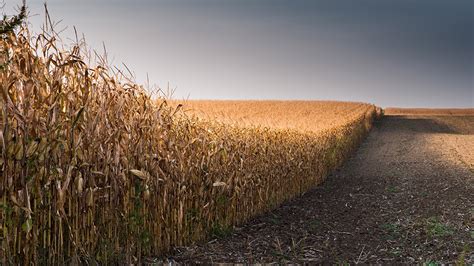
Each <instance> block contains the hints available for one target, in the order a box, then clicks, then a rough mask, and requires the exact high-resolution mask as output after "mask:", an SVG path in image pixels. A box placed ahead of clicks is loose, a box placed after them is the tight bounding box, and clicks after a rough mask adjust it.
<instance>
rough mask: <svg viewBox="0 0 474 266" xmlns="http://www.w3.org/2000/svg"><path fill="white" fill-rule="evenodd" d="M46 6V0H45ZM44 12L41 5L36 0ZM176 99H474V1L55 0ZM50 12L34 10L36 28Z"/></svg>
mask: <svg viewBox="0 0 474 266" xmlns="http://www.w3.org/2000/svg"><path fill="white" fill-rule="evenodd" d="M38 2H39V1H38ZM30 5H31V6H32V9H33V11H34V12H36V13H41V4H40V3H36V2H31V3H30ZM49 6H50V11H51V13H52V14H53V16H55V17H56V18H58V19H59V18H63V19H64V22H63V24H65V25H76V26H77V27H78V28H79V30H80V31H82V32H84V33H85V34H86V36H87V37H88V39H89V41H90V42H91V45H92V46H94V47H101V42H102V41H104V42H105V43H106V45H107V47H108V49H109V53H111V54H112V55H114V57H115V58H116V61H115V62H116V63H120V62H121V61H125V62H127V63H128V65H129V66H130V67H131V68H133V69H135V71H136V73H137V77H138V80H139V81H144V80H145V77H146V73H147V72H148V73H149V76H150V78H151V80H152V81H154V82H156V83H158V84H159V85H161V86H166V84H167V83H168V81H169V82H170V83H171V84H172V85H173V86H178V90H177V94H176V96H177V97H186V96H187V95H188V94H189V95H190V96H191V97H192V98H237V99H245V98H247V99H248V98H261V99H262V98H263V99H275V98H278V99H335V100H354V101H366V102H373V103H375V104H379V105H382V106H387V105H391V106H394V105H395V106H415V107H416V106H420V107H421V106H431V107H456V106H457V107H472V106H473V105H474V103H473V102H474V98H473V97H474V96H473V87H474V85H473V72H474V69H473V68H474V32H473V31H474V29H473V27H474V14H473V12H474V1H472V0H450V1H446V0H397V1H389V0H357V1H354V0H156V1H155V0H142V1H125V0H107V1H92V0H85V1H81V2H78V1H64V0H61V1H60V0H51V1H49ZM40 18H41V17H36V18H33V21H35V23H36V24H37V23H38V21H39V20H40Z"/></svg>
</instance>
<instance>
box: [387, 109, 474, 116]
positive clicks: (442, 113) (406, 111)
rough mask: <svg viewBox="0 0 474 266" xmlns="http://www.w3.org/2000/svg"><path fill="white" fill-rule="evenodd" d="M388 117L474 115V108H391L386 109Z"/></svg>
mask: <svg viewBox="0 0 474 266" xmlns="http://www.w3.org/2000/svg"><path fill="white" fill-rule="evenodd" d="M385 114H386V115H437V116H445V115H449V116H452V115H461V116H466V115H467V116H470V115H474V108H445V109H428V108H396V107H389V108H386V109H385Z"/></svg>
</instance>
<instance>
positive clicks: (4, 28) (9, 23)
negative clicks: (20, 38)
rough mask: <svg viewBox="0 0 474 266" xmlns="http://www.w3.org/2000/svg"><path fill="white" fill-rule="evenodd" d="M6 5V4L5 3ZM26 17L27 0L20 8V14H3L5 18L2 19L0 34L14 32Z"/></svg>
mask: <svg viewBox="0 0 474 266" xmlns="http://www.w3.org/2000/svg"><path fill="white" fill-rule="evenodd" d="M3 6H5V4H3ZM25 18H26V2H25V0H23V4H22V6H21V8H20V13H18V15H15V16H12V17H8V16H7V15H6V14H3V19H2V20H1V21H0V34H5V33H8V32H12V31H13V30H14V29H15V28H16V27H18V26H20V25H21V23H23V21H24V20H25Z"/></svg>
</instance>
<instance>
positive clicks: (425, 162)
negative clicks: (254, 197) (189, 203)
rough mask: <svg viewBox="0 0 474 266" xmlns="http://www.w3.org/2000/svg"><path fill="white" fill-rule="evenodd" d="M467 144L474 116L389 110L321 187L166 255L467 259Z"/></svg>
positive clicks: (473, 246)
mask: <svg viewBox="0 0 474 266" xmlns="http://www.w3.org/2000/svg"><path fill="white" fill-rule="evenodd" d="M472 150H474V117H473V116H466V117H462V116H442V117H438V116H419V115H417V116H387V117H385V118H384V119H383V120H382V121H381V122H378V123H376V125H375V127H374V129H373V131H372V132H371V133H370V135H369V137H368V139H366V141H364V143H363V144H362V146H361V147H360V148H359V150H358V151H357V153H356V154H354V155H353V156H352V157H351V158H350V159H349V161H348V162H347V163H346V164H345V165H344V166H343V167H342V168H340V169H339V170H338V171H336V172H334V173H333V174H331V175H330V176H329V177H328V179H327V181H326V182H325V183H323V184H322V185H321V186H319V187H317V188H315V189H313V190H311V191H309V192H307V193H305V194H304V195H303V196H301V197H299V198H297V199H294V200H290V201H287V202H286V203H285V204H283V206H281V207H280V208H278V209H276V210H273V211H270V212H267V213H265V214H264V215H261V216H259V217H257V218H256V219H253V220H251V221H250V222H248V223H246V224H245V225H243V226H240V227H236V228H235V230H234V231H233V232H232V233H229V234H228V235H227V236H225V237H220V238H214V239H212V240H211V241H209V242H207V243H202V244H199V245H194V246H191V247H182V248H178V249H175V253H174V254H171V255H170V256H168V257H167V258H164V259H165V260H172V261H178V262H180V263H181V262H182V263H189V262H193V263H201V262H205V263H209V262H213V263H218V262H227V263H229V262H234V263H235V262H238V263H257V262H258V263H261V262H277V263H330V264H333V263H338V264H345V263H350V264H353V263H383V264H387V263H390V264H400V263H408V264H412V263H449V264H454V263H466V264H472V263H474V198H473V196H472V195H474V167H473V164H472V162H473V161H472V159H473V157H472V152H471V151H472ZM469 152H471V153H470V154H469Z"/></svg>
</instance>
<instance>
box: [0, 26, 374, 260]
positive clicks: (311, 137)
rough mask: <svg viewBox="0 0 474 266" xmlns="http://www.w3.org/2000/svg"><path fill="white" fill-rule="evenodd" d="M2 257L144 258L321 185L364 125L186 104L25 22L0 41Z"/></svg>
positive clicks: (367, 123)
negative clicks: (188, 109) (258, 116)
mask: <svg viewBox="0 0 474 266" xmlns="http://www.w3.org/2000/svg"><path fill="white" fill-rule="evenodd" d="M0 49H1V56H2V58H0V64H1V65H2V69H1V72H0V79H1V97H0V103H1V109H0V153H1V157H0V176H1V177H0V178H1V179H0V232H1V233H0V264H3V265H6V264H24V265H27V264H68V263H88V262H89V263H92V262H98V263H101V264H110V263H120V262H128V263H135V262H140V261H143V260H144V259H145V258H146V257H148V256H160V255H162V254H166V252H169V251H170V250H171V248H173V247H175V246H182V245H186V244H190V243H192V242H195V241H199V240H203V239H205V238H206V237H207V236H209V234H210V233H211V232H215V231H219V230H224V229H226V228H231V227H232V226H233V225H236V224H241V223H242V222H244V221H246V220H248V219H249V218H251V217H254V216H255V215H258V214H261V213H263V212H265V211H268V210H270V209H272V208H275V207H276V206H278V205H279V204H281V203H282V202H283V201H285V200H287V199H290V198H293V197H295V196H298V195H300V194H302V193H304V192H305V191H307V190H308V189H310V188H312V187H314V186H315V185H317V184H319V183H321V182H322V181H323V180H324V178H325V176H326V175H327V174H328V173H329V172H330V171H331V170H332V169H334V168H335V167H337V166H339V165H340V164H341V163H342V162H343V161H344V159H345V158H346V157H347V156H348V154H350V152H351V151H353V150H354V149H355V148H356V147H357V145H358V144H359V143H360V141H361V140H362V139H363V138H364V137H365V136H366V134H367V132H368V131H369V130H370V128H371V124H372V120H373V119H374V118H375V116H376V108H375V107H374V106H372V105H365V108H362V109H358V111H357V114H356V115H351V117H350V119H347V120H346V121H345V122H344V123H341V124H339V125H336V126H334V127H331V128H330V129H327V130H325V131H324V132H317V133H316V132H301V131H298V130H295V129H276V128H271V127H258V126H240V127H239V126H235V125H230V124H225V123H221V122H218V121H212V120H203V119H199V118H196V117H194V116H187V115H182V112H179V111H178V110H176V108H174V107H173V106H171V105H170V104H169V103H168V104H167V102H166V101H165V100H163V99H161V100H159V101H158V104H157V103H156V101H155V100H154V99H152V98H151V97H150V96H149V94H148V93H147V92H146V91H145V90H144V89H143V87H141V86H139V85H137V84H135V83H134V82H131V81H129V80H128V79H124V78H121V76H120V74H115V75H114V74H111V71H110V68H109V67H108V66H107V65H106V63H105V60H102V61H101V60H98V62H97V63H95V65H94V66H90V64H86V62H85V59H84V57H83V56H81V54H82V52H81V47H80V46H79V45H73V46H72V47H70V48H69V49H67V48H64V47H62V46H61V43H59V42H58V41H57V38H56V36H55V35H48V34H46V33H42V34H39V35H37V36H30V33H29V31H28V29H26V28H23V29H21V30H20V31H19V32H18V33H16V34H14V33H11V34H6V35H5V36H4V38H2V39H1V46H0Z"/></svg>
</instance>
